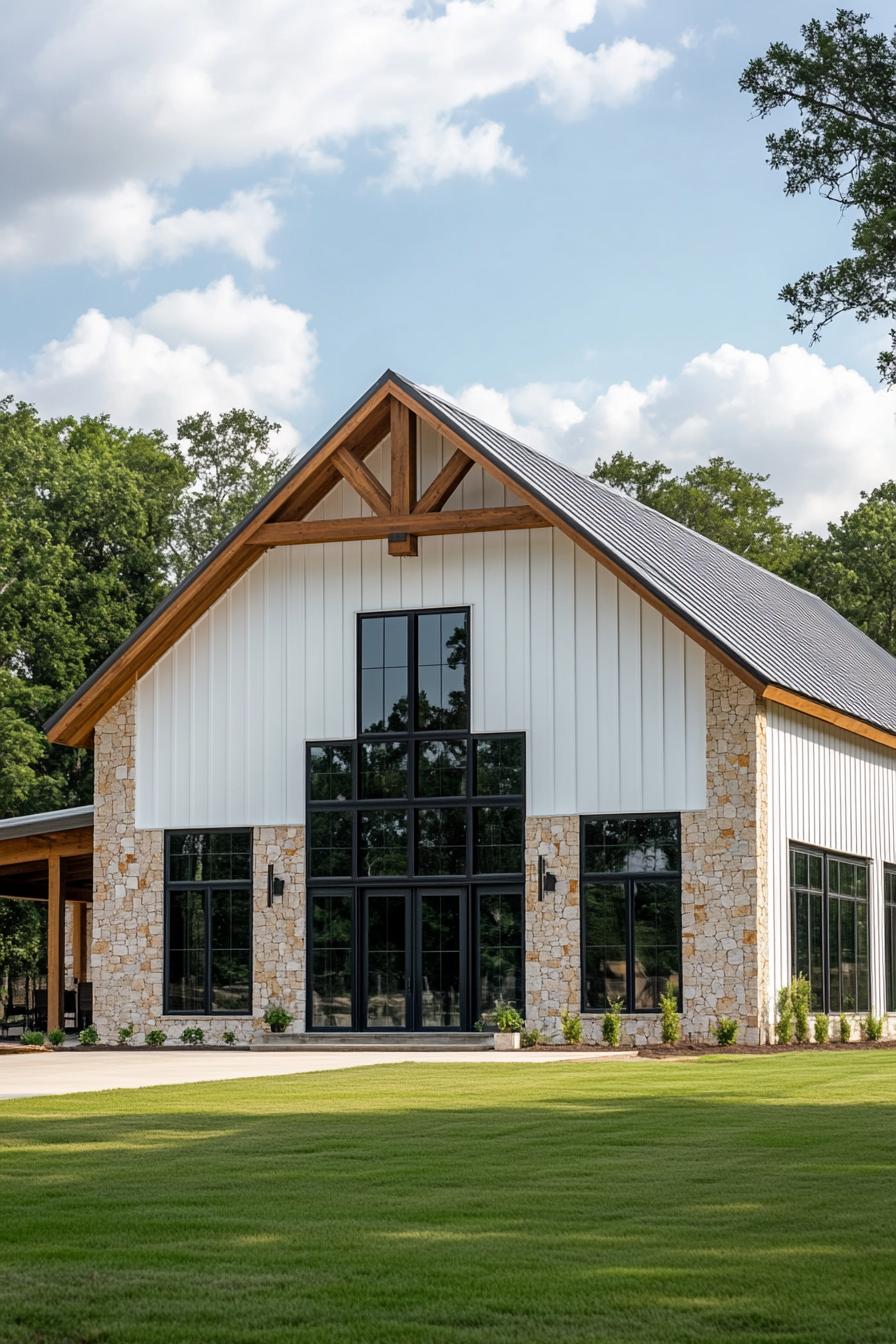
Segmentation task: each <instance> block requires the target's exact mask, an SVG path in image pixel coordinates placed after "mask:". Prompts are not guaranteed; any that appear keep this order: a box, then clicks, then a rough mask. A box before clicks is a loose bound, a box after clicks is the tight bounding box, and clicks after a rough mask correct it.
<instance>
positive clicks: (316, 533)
mask: <svg viewBox="0 0 896 1344" xmlns="http://www.w3.org/2000/svg"><path fill="white" fill-rule="evenodd" d="M549 526H550V524H549V523H548V522H547V521H546V520H545V519H544V518H543V517H542V516H541V514H539V513H536V512H535V511H534V509H530V508H527V507H525V506H524V507H514V508H502V509H456V510H451V511H450V512H448V513H404V514H390V516H389V517H388V518H327V519H320V520H318V519H315V521H314V522H311V523H304V522H297V523H268V524H266V526H265V527H261V528H259V529H258V531H257V532H256V533H255V535H254V536H253V537H252V540H251V542H250V545H253V546H307V545H310V544H311V543H314V542H321V541H370V540H374V539H376V538H378V537H388V536H390V535H392V534H393V533H396V532H410V533H412V534H413V535H414V536H440V535H445V536H448V535H451V534H453V533H457V532H504V531H507V530H509V529H518V528H528V527H549Z"/></svg>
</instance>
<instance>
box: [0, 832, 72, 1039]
mask: <svg viewBox="0 0 896 1344" xmlns="http://www.w3.org/2000/svg"><path fill="white" fill-rule="evenodd" d="M0 897H5V898H7V899H12V900H21V901H33V902H37V903H38V904H42V905H45V906H46V909H47V980H46V986H47V987H46V1024H45V1029H46V1030H47V1031H53V1030H54V1029H55V1028H58V1027H64V1025H65V1018H66V990H67V989H68V991H69V994H71V993H72V990H74V993H75V998H74V1006H75V1025H77V1015H78V1002H79V999H80V1001H81V1002H84V1000H85V998H87V997H89V992H90V949H89V946H88V909H89V907H90V905H91V904H92V901H93V808H92V807H70V808H64V809H63V810H61V811H58V812H42V813H37V814H34V815H32V816H28V817H9V818H6V819H4V820H0ZM67 908H68V910H69V911H70V918H69V920H68V921H67V920H66V910H67ZM67 923H68V928H69V932H68V936H66V924H67ZM68 967H70V971H69V970H68ZM69 977H70V979H71V981H72V984H71V986H70V987H69V986H68V985H67V983H66V982H67V979H68V978H69ZM68 1015H69V1016H71V1011H70V1012H69V1014H68Z"/></svg>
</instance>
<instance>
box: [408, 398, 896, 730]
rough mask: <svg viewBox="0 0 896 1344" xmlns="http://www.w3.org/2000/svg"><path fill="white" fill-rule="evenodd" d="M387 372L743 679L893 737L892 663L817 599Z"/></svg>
mask: <svg viewBox="0 0 896 1344" xmlns="http://www.w3.org/2000/svg"><path fill="white" fill-rule="evenodd" d="M393 376H394V377H395V380H396V382H398V383H399V384H402V385H403V386H404V387H405V388H406V390H407V391H408V392H409V393H410V394H411V395H412V396H414V397H416V398H417V399H418V400H419V401H421V402H422V403H424V404H425V405H426V406H428V407H429V409H430V410H431V411H432V412H433V413H434V414H435V415H437V416H438V417H439V418H440V419H442V420H444V421H446V422H447V423H448V424H450V425H451V426H452V427H453V428H454V429H455V430H456V432H457V433H458V434H459V435H460V436H461V437H462V438H463V439H465V440H466V441H467V442H468V443H469V444H471V446H473V447H475V448H477V449H478V450H479V451H480V452H481V453H483V454H484V455H485V456H487V457H488V458H489V459H490V460H491V461H492V462H494V463H495V464H496V465H497V466H499V467H501V468H502V470H503V471H505V472H506V473H507V475H508V476H510V477H512V478H514V479H515V480H516V481H517V482H518V483H519V484H520V485H523V486H525V487H526V488H528V489H529V490H530V491H531V492H532V494H534V495H537V496H538V498H539V499H540V500H542V501H543V502H544V503H545V504H546V505H548V506H549V507H550V508H552V509H554V510H555V511H556V512H557V513H558V514H560V515H562V516H563V518H564V519H565V520H566V521H567V522H568V523H569V524H570V525H571V527H572V528H573V529H575V530H576V531H578V532H579V533H580V534H581V535H582V536H583V537H586V538H587V539H588V540H589V541H591V542H592V543H594V544H595V545H596V546H598V547H599V548H600V549H601V550H602V551H603V552H604V553H605V554H606V555H607V557H608V558H610V559H612V560H613V561H614V562H615V563H616V564H618V565H619V566H620V567H621V568H622V569H624V570H625V571H626V572H628V573H629V574H631V575H632V576H633V577H634V578H637V579H638V580H639V581H640V582H641V583H643V584H644V585H645V587H646V588H648V589H649V590H650V591H652V592H653V593H654V594H655V595H656V596H657V597H659V598H661V599H662V600H663V601H664V602H665V603H667V604H668V606H669V607H671V608H672V609H673V610H674V611H676V612H677V613H678V614H679V615H681V616H682V617H684V618H685V619H686V620H687V621H688V622H690V624H691V625H693V626H694V627H695V628H696V629H697V630H699V631H701V632H702V633H703V634H704V635H706V636H708V637H709V639H711V640H712V641H713V642H714V643H716V644H717V645H719V646H720V647H721V648H722V649H724V650H725V652H726V653H727V654H729V656H730V657H732V658H734V659H735V660H736V661H737V662H738V663H740V664H741V666H743V667H744V669H745V670H746V671H748V672H751V673H752V674H753V675H754V676H755V677H758V678H759V679H760V680H762V681H766V682H773V683H775V684H776V685H778V686H782V687H784V688H785V689H787V690H790V691H795V692H796V693H797V694H799V695H804V696H808V697H810V698H811V699H813V700H818V701H821V703H822V704H825V705H828V706H830V707H832V708H833V709H838V710H840V711H842V712H843V713H846V714H851V715H853V716H854V717H856V718H859V719H864V720H865V721H866V722H868V723H871V724H874V725H876V726H877V727H879V728H883V729H886V730H887V731H889V732H894V733H896V659H894V658H893V657H892V656H891V655H890V654H889V653H887V652H886V651H885V650H884V649H882V648H880V646H879V645H877V644H875V643H874V641H873V640H871V639H869V638H868V636H867V635H864V634H862V632H861V631H860V630H857V629H856V627H855V626H854V625H851V624H850V622H849V621H847V620H846V619H845V618H844V617H843V616H841V615H840V614H839V613H838V612H836V611H834V610H833V608H832V607H829V606H828V604H827V603H826V602H823V601H822V599H821V598H820V597H816V596H815V595H814V593H807V592H805V591H804V589H802V588H797V587H796V586H795V585H794V584H792V583H788V582H787V580H786V579H782V578H779V577H778V575H776V574H771V573H769V571H768V570H765V569H762V568H760V566H759V565H755V564H753V563H752V561H749V560H744V559H743V558H742V557H741V556H739V555H735V554H734V553H733V552H732V551H729V550H726V549H725V547H724V546H719V545H718V544H717V543H716V542H713V541H709V540H708V539H707V538H706V537H703V536H701V535H700V534H699V533H698V532H693V531H692V530H691V529H690V528H688V527H684V526H683V525H682V524H681V523H676V522H674V521H673V520H672V519H671V518H667V517H665V515H664V514H661V513H658V512H657V511H656V510H655V509H651V508H649V507H648V506H647V505H645V504H639V503H638V502H637V500H634V499H630V498H629V497H628V496H627V495H624V494H622V493H621V492H619V491H617V490H613V489H611V488H610V487H609V486H605V485H601V484H600V483H599V482H597V481H592V480H590V479H588V478H587V477H585V476H582V475H580V474H579V473H578V472H576V471H573V470H571V468H569V467H566V466H564V465H563V464H562V463H561V462H557V461H555V460H554V459H553V458H550V457H546V456H545V455H544V454H543V453H538V452H536V451H535V450H534V449H533V448H528V447H527V446H526V445H525V444H523V443H519V442H518V441H517V440H516V439H512V438H510V437H509V436H508V435H506V434H503V433H501V431H500V430H497V429H493V428H492V427H491V426H490V425H486V424H484V423H483V422H482V421H481V420H477V419H476V417H475V416H473V415H470V414H469V413H468V412H467V411H464V410H461V409H460V407H458V406H455V405H453V404H452V403H451V402H449V401H446V400H444V399H443V398H442V397H438V396H435V395H434V394H433V393H432V392H429V391H427V389H426V388H424V387H420V386H418V385H417V384H415V383H409V382H407V380H406V379H403V378H400V377H399V376H398V375H393Z"/></svg>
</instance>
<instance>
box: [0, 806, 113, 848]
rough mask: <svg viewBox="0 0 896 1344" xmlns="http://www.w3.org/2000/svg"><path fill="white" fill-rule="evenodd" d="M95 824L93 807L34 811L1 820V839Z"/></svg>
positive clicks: (72, 829)
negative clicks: (28, 814) (24, 815)
mask: <svg viewBox="0 0 896 1344" xmlns="http://www.w3.org/2000/svg"><path fill="white" fill-rule="evenodd" d="M92 825H93V807H92V806H90V807H63V808H61V809H60V811H58V812H32V813H31V815H30V816H28V817H5V818H3V819H2V820H0V840H15V839H16V838H17V837H19V836H22V835H46V834H47V832H48V831H76V830H77V829H78V828H79V827H80V826H92Z"/></svg>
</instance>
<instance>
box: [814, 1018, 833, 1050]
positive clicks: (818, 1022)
mask: <svg viewBox="0 0 896 1344" xmlns="http://www.w3.org/2000/svg"><path fill="white" fill-rule="evenodd" d="M830 1036H831V1024H830V1022H829V1021H828V1019H827V1015H826V1014H825V1013H818V1014H817V1015H816V1018H815V1044H816V1045H827V1043H828V1041H829V1040H830Z"/></svg>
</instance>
